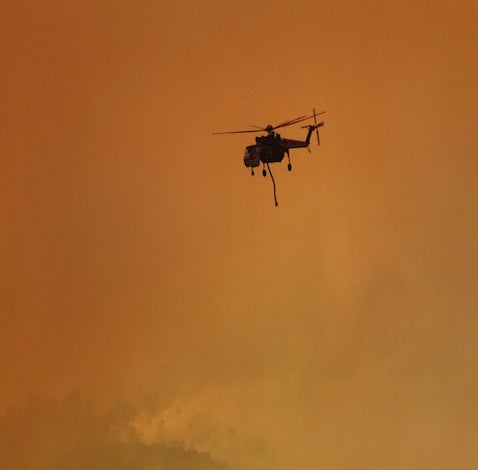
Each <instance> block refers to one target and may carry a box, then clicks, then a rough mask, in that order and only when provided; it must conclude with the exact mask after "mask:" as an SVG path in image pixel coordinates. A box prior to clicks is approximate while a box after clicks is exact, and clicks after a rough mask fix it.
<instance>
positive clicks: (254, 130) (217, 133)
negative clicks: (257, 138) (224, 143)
mask: <svg viewBox="0 0 478 470" xmlns="http://www.w3.org/2000/svg"><path fill="white" fill-rule="evenodd" d="M249 132H264V129H257V130H256V129H248V130H247V131H229V132H213V133H212V135H219V134H246V133H249Z"/></svg>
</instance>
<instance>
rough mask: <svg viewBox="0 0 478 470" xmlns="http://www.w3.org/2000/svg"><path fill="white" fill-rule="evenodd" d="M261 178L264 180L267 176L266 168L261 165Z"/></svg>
mask: <svg viewBox="0 0 478 470" xmlns="http://www.w3.org/2000/svg"><path fill="white" fill-rule="evenodd" d="M262 176H263V177H264V178H265V177H266V176H267V171H266V167H265V166H264V165H263V166H262Z"/></svg>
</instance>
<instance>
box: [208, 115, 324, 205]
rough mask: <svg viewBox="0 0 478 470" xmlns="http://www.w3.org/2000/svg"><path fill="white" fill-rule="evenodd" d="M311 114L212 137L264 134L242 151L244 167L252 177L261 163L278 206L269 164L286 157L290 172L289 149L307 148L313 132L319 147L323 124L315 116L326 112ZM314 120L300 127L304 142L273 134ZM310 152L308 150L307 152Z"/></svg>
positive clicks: (215, 133)
mask: <svg viewBox="0 0 478 470" xmlns="http://www.w3.org/2000/svg"><path fill="white" fill-rule="evenodd" d="M312 112H313V114H311V115H310V116H306V115H304V116H299V117H297V118H295V119H290V120H288V121H284V122H281V123H280V124H278V125H277V126H272V125H271V124H269V125H267V126H266V127H259V126H253V125H250V127H255V129H247V130H243V131H229V132H214V133H213V135H220V134H245V133H251V132H266V133H267V135H265V136H258V137H256V143H255V144H254V145H248V146H247V147H246V149H245V151H244V165H245V166H246V167H247V168H250V169H251V175H252V176H254V168H256V167H258V166H259V165H260V164H261V163H262V175H263V176H267V172H266V167H267V170H268V171H269V175H270V177H271V179H272V184H273V188H274V202H275V205H276V206H278V205H279V204H278V202H277V197H276V184H275V180H274V176H273V175H272V172H271V169H270V167H269V163H280V162H282V160H283V159H284V156H285V155H287V160H288V164H287V169H288V170H289V171H291V170H292V164H291V162H290V153H289V151H290V149H293V148H304V147H305V148H307V149H308V147H309V144H310V138H311V136H312V133H313V132H314V131H315V132H316V135H317V144H318V145H320V136H319V127H322V126H323V125H324V122H323V121H322V122H319V123H318V122H317V116H319V115H321V114H324V113H325V112H326V111H322V112H320V113H316V112H315V109H313V110H312ZM312 118H313V119H314V124H309V125H306V126H302V128H307V129H308V131H307V135H306V137H305V140H295V139H283V138H282V137H281V136H280V134H279V133H277V132H275V131H276V129H280V128H281V127H287V126H292V125H294V124H299V123H300V122H303V121H306V120H308V119H312ZM309 151H310V150H309Z"/></svg>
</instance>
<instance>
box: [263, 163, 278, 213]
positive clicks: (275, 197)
mask: <svg viewBox="0 0 478 470" xmlns="http://www.w3.org/2000/svg"><path fill="white" fill-rule="evenodd" d="M266 166H267V169H268V170H269V175H271V179H272V185H273V187H274V202H275V205H276V206H278V205H279V203H278V202H277V196H276V182H275V180H274V176H273V175H272V171H271V169H270V167H269V163H266Z"/></svg>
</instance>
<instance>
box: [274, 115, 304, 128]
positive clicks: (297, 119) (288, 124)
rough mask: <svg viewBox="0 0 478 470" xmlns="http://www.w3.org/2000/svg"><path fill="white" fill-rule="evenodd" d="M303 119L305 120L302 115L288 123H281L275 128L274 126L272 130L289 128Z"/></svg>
mask: <svg viewBox="0 0 478 470" xmlns="http://www.w3.org/2000/svg"><path fill="white" fill-rule="evenodd" d="M304 118H305V115H302V116H299V117H297V118H295V119H290V120H289V121H284V122H281V123H280V124H277V126H274V129H279V127H285V126H291V125H292V124H295V123H296V122H300V120H301V119H304Z"/></svg>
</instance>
